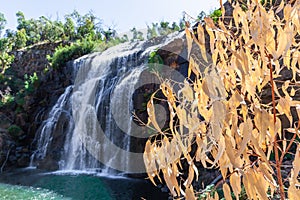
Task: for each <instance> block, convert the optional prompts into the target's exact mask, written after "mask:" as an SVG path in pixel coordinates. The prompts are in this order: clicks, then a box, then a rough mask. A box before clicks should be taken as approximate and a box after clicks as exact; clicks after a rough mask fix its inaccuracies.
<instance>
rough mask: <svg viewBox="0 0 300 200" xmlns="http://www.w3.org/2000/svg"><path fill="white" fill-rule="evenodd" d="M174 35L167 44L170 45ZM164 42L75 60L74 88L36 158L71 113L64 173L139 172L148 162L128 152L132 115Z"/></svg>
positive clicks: (47, 125)
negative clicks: (152, 57) (151, 58)
mask: <svg viewBox="0 0 300 200" xmlns="http://www.w3.org/2000/svg"><path fill="white" fill-rule="evenodd" d="M175 37H178V35H175ZM175 37H174V36H172V38H166V39H165V41H163V42H165V43H168V42H170V41H171V40H172V39H173V38H175ZM180 37H181V36H180ZM163 42H160V45H156V46H155V45H152V46H151V45H150V47H147V48H146V49H145V42H140V43H124V44H121V45H118V46H115V47H112V48H110V49H108V50H106V51H104V52H103V53H94V54H90V55H87V56H84V57H82V58H80V59H77V60H75V61H74V62H73V69H74V71H76V74H77V76H76V78H75V79H74V85H72V86H69V87H68V88H66V91H65V92H64V94H62V95H61V97H60V98H59V99H58V101H57V103H56V104H55V105H54V107H53V108H52V110H51V111H50V113H49V117H48V119H47V120H46V121H44V122H43V123H42V125H41V127H40V129H39V131H38V132H37V135H36V141H37V150H36V151H35V153H34V154H33V157H34V159H43V158H45V157H46V155H47V153H48V151H47V150H49V148H51V145H50V144H51V142H52V137H53V134H54V133H53V131H54V130H55V126H57V120H59V118H60V115H62V114H63V113H68V117H69V121H70V123H66V124H64V128H63V130H61V131H62V132H61V133H60V134H63V135H64V146H63V148H61V155H60V161H59V168H60V170H95V169H96V170H98V169H99V170H101V171H102V172H105V173H113V172H116V171H115V170H111V169H112V168H113V169H116V170H117V171H122V172H139V170H137V168H136V165H137V162H143V161H142V157H141V156H139V160H137V159H133V157H135V155H136V154H134V153H133V154H131V155H129V154H127V153H126V152H129V151H130V150H131V147H132V145H131V143H130V142H131V136H130V135H131V132H133V130H132V129H133V127H134V126H135V125H134V123H133V120H132V114H131V112H132V110H133V105H132V104H133V102H132V95H133V93H134V91H135V89H136V85H137V84H138V82H139V79H140V76H141V74H142V73H143V71H144V70H145V68H146V67H145V65H144V64H145V59H146V57H147V55H148V53H149V52H150V51H152V50H154V49H156V48H158V47H160V46H162V45H163ZM165 43H164V44H165ZM148 46H149V44H148ZM139 164H140V165H143V164H141V163H139ZM106 166H109V167H106ZM120 166H122V167H120ZM131 168H132V169H131ZM135 168H136V169H135Z"/></svg>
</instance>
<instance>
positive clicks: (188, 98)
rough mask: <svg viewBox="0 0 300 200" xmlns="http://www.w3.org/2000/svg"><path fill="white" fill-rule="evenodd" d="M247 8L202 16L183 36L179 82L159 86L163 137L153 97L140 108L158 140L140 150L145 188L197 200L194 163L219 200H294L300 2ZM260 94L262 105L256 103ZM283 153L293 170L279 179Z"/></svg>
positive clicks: (299, 152)
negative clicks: (184, 63)
mask: <svg viewBox="0 0 300 200" xmlns="http://www.w3.org/2000/svg"><path fill="white" fill-rule="evenodd" d="M229 2H230V1H229ZM243 3H244V2H243ZM246 3H247V9H243V8H242V6H241V4H240V3H239V1H234V2H232V6H233V8H234V9H233V16H232V18H231V19H229V20H228V19H226V20H225V18H224V15H225V8H224V7H222V8H221V11H222V16H221V17H220V18H219V19H218V21H217V23H214V21H213V19H211V18H209V17H206V18H204V23H203V24H199V25H198V27H197V35H195V34H194V30H191V29H189V28H188V27H187V28H186V39H187V48H188V56H189V68H188V78H187V79H186V80H185V81H184V82H183V83H179V82H176V81H174V80H170V79H167V80H163V82H162V83H161V86H160V89H161V91H162V92H163V94H164V95H165V97H166V98H167V103H168V106H169V112H170V116H169V117H170V121H169V130H168V131H162V130H161V129H160V127H159V125H158V124H157V121H156V115H155V108H154V103H153V97H154V96H152V98H151V99H150V101H149V102H148V105H147V110H148V115H149V122H151V126H152V127H154V128H155V129H156V130H157V132H158V133H157V135H160V138H162V139H155V138H159V137H156V136H155V137H152V138H151V139H149V140H148V141H147V143H146V147H145V152H144V162H145V166H146V169H147V173H148V177H149V179H150V180H151V181H152V182H153V183H154V184H156V183H155V179H154V178H155V177H156V178H157V179H158V180H160V181H161V180H162V178H163V179H164V181H165V182H166V185H167V186H168V188H169V189H170V192H171V194H172V195H173V196H174V197H185V198H186V199H196V196H197V193H198V191H195V190H194V188H193V183H194V182H195V181H196V180H197V179H198V177H199V170H198V168H197V166H198V165H199V163H200V164H201V165H202V166H203V167H204V168H215V169H218V170H220V172H221V175H222V178H223V186H222V189H223V193H224V197H225V199H232V195H231V193H232V192H233V193H234V196H235V197H236V199H239V195H240V194H241V192H242V185H243V186H244V188H245V192H246V194H247V196H248V198H249V199H269V198H273V197H275V196H276V195H279V196H280V198H281V199H285V197H288V198H289V199H295V200H296V199H299V196H300V190H299V187H298V186H299V184H300V181H299V172H300V143H299V141H297V140H296V138H297V137H298V138H299V136H300V134H299V131H298V130H299V126H300V125H299V124H300V123H299V122H300V106H299V105H300V101H299V100H298V98H299V96H298V95H299V94H297V92H298V90H299V86H300V85H299V84H300V83H299V76H298V74H299V67H300V66H299V64H300V59H299V52H300V51H299V50H300V43H299V34H300V21H299V16H300V15H299V14H300V13H299V9H300V2H299V1H291V2H285V1H281V3H280V5H278V6H276V7H275V6H274V7H271V8H270V9H269V8H266V7H264V6H263V5H262V4H261V3H260V2H259V1H247V2H246ZM271 3H272V2H270V4H271ZM278 13H283V17H281V16H279V14H278ZM205 34H208V36H209V38H207V37H205ZM208 52H209V53H208ZM283 72H285V74H286V73H289V74H291V77H290V79H286V77H283V76H282V73H283ZM192 75H194V76H195V78H194V79H192V78H190V77H192ZM178 88H179V89H178ZM268 91H269V93H270V97H269V98H267V99H263V96H264V94H266V92H268ZM292 110H294V111H295V112H294V114H293V115H292ZM199 116H201V117H199ZM285 120H287V122H288V123H285V122H284V121H285ZM287 132H289V133H290V134H292V137H291V138H290V139H287V138H286V137H285V133H287ZM192 146H193V147H195V148H192ZM292 147H293V148H292ZM195 149H196V150H195ZM292 149H293V150H292ZM272 154H274V155H275V156H274V157H275V160H272V159H271V155H272ZM288 154H292V155H294V156H293V161H292V166H291V168H292V169H291V170H290V172H289V177H288V178H287V179H283V177H282V174H281V170H282V169H283V168H282V165H283V160H284V158H285V156H286V155H288ZM183 163H188V168H187V169H186V168H185V167H183ZM183 170H186V171H183ZM186 173H187V175H186V176H183V174H186ZM200 173H201V172H200ZM284 182H288V187H287V188H286V187H285V185H284ZM207 199H219V196H218V194H217V193H215V194H214V195H213V196H208V197H207Z"/></svg>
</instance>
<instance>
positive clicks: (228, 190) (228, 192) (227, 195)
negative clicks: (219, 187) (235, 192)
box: [223, 183, 232, 200]
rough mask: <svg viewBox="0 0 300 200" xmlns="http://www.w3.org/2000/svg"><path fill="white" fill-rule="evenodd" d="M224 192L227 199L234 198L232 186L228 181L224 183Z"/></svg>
mask: <svg viewBox="0 0 300 200" xmlns="http://www.w3.org/2000/svg"><path fill="white" fill-rule="evenodd" d="M223 192H224V196H225V199H226V200H232V197H231V191H230V187H229V185H228V184H227V183H224V184H223Z"/></svg>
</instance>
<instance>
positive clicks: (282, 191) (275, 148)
mask: <svg viewBox="0 0 300 200" xmlns="http://www.w3.org/2000/svg"><path fill="white" fill-rule="evenodd" d="M268 58H269V64H268V67H269V69H270V82H271V89H272V105H273V121H274V126H275V124H276V103H275V91H274V80H273V68H272V64H271V57H270V56H268ZM277 134H278V133H277ZM277 134H276V136H275V140H274V152H275V161H276V171H277V177H278V184H279V192H280V199H281V200H284V199H285V198H284V196H285V195H284V186H283V182H282V175H281V169H280V166H281V164H282V162H281V160H280V159H279V152H278V144H277Z"/></svg>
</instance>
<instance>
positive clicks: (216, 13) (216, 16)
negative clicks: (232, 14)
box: [209, 9, 222, 22]
mask: <svg viewBox="0 0 300 200" xmlns="http://www.w3.org/2000/svg"><path fill="white" fill-rule="evenodd" d="M209 16H210V17H211V18H212V19H213V20H214V22H217V21H218V19H219V18H220V17H221V16H222V11H221V10H220V9H216V10H214V11H213V12H212V13H211V14H210V15H209Z"/></svg>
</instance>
